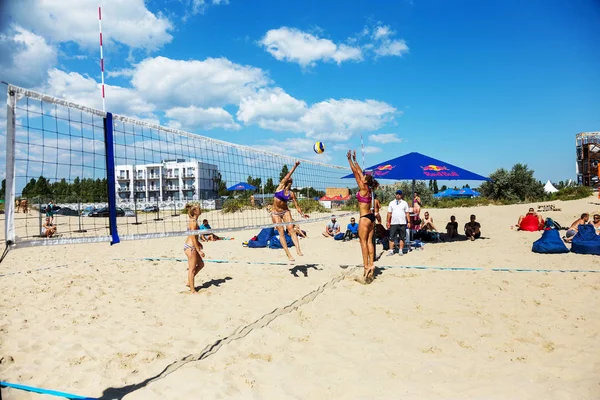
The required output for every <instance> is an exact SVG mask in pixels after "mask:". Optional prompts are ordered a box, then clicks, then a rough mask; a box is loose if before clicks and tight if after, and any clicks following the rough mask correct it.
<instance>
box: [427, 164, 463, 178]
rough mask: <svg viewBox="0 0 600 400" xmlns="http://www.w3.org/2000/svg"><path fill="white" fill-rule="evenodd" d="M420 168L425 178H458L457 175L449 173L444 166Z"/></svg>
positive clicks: (431, 165) (432, 165)
mask: <svg viewBox="0 0 600 400" xmlns="http://www.w3.org/2000/svg"><path fill="white" fill-rule="evenodd" d="M421 168H422V169H423V174H424V175H425V176H433V177H435V176H459V174H457V173H456V172H454V171H450V169H448V167H446V166H444V165H434V164H429V165H426V166H424V167H421Z"/></svg>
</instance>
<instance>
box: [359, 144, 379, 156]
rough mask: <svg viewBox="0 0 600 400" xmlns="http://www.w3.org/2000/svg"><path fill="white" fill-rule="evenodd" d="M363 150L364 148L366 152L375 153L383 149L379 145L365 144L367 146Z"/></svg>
mask: <svg viewBox="0 0 600 400" xmlns="http://www.w3.org/2000/svg"><path fill="white" fill-rule="evenodd" d="M363 150H364V152H365V154H374V153H379V152H381V149H380V148H379V147H375V146H365V148H364V149H363Z"/></svg>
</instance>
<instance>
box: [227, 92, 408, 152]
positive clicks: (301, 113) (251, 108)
mask: <svg viewBox="0 0 600 400" xmlns="http://www.w3.org/2000/svg"><path fill="white" fill-rule="evenodd" d="M397 113H398V111H397V110H396V109H395V108H394V107H392V106H391V105H389V104H387V103H385V102H381V101H376V100H365V101H362V100H352V99H341V100H336V99H329V100H326V101H322V102H319V103H315V104H313V105H312V106H310V107H309V106H308V105H307V104H306V102H304V101H299V100H297V99H295V98H294V97H292V96H290V95H289V94H287V93H285V92H284V91H283V90H282V89H280V88H275V89H263V90H260V91H259V92H258V93H257V94H256V95H254V96H249V97H246V98H244V99H243V100H242V102H241V104H240V108H239V111H238V113H237V118H238V120H240V121H242V122H244V123H245V124H247V125H248V124H253V123H255V124H258V125H259V126H260V127H261V128H263V129H271V130H274V131H290V132H296V133H306V135H307V136H308V137H310V138H313V139H323V140H325V139H327V140H328V141H344V140H347V139H348V138H349V137H350V136H352V135H353V134H355V133H358V132H360V131H365V130H371V131H372V130H377V129H379V128H380V127H382V126H383V125H384V124H385V123H386V122H388V121H390V120H392V119H393V118H394V116H395V115H396V114H397Z"/></svg>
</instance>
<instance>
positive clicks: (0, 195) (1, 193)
mask: <svg viewBox="0 0 600 400" xmlns="http://www.w3.org/2000/svg"><path fill="white" fill-rule="evenodd" d="M5 193H6V179H2V188H0V199H2V200H4V194H5Z"/></svg>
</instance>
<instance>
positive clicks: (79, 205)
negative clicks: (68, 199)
mask: <svg viewBox="0 0 600 400" xmlns="http://www.w3.org/2000/svg"><path fill="white" fill-rule="evenodd" d="M77 220H78V222H79V229H78V230H76V231H75V232H77V233H86V232H87V230H85V229H82V228H81V198H79V199H77Z"/></svg>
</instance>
